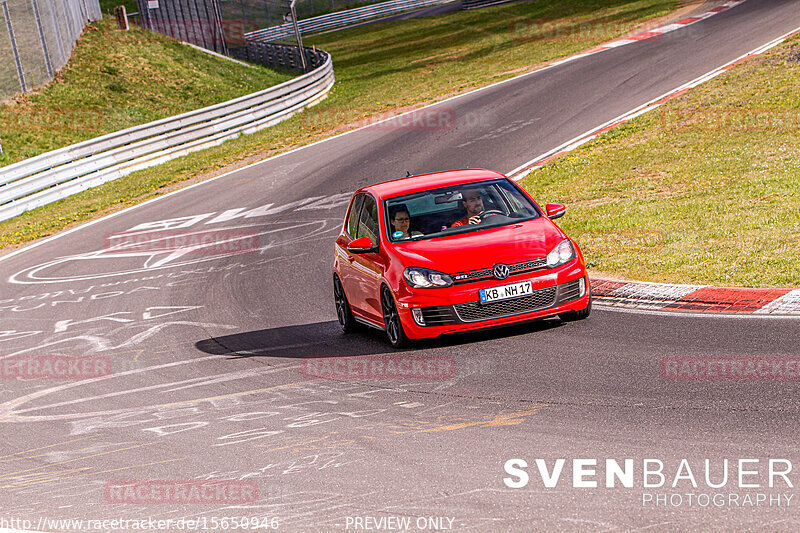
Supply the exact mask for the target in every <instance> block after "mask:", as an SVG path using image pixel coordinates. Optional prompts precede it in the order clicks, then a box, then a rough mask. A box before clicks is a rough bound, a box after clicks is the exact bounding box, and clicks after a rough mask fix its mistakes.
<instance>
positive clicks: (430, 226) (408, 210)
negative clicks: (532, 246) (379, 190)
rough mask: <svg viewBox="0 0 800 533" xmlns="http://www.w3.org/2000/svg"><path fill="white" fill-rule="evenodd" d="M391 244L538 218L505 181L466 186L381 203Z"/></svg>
mask: <svg viewBox="0 0 800 533" xmlns="http://www.w3.org/2000/svg"><path fill="white" fill-rule="evenodd" d="M384 208H385V210H386V220H387V221H388V222H389V223H388V224H387V225H386V228H387V232H388V234H389V235H388V237H389V240H390V241H391V242H403V241H413V240H418V239H428V238H435V237H443V236H446V235H453V234H456V233H466V232H470V231H480V230H483V229H486V228H493V227H497V226H504V225H507V224H512V223H514V222H520V221H522V220H530V219H532V218H537V217H539V216H541V213H540V212H539V210H538V209H537V208H536V206H535V205H534V204H533V203H532V202H531V201H530V200H529V199H528V197H527V196H526V195H525V194H523V193H522V191H520V190H519V188H517V186H516V185H514V184H513V183H512V182H511V181H510V180H508V179H497V180H488V181H479V182H474V183H465V184H463V185H456V186H451V187H444V188H440V189H432V190H430V191H423V192H418V193H414V194H408V195H405V196H399V197H397V198H391V199H388V200H385V201H384Z"/></svg>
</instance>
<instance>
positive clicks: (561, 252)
mask: <svg viewBox="0 0 800 533" xmlns="http://www.w3.org/2000/svg"><path fill="white" fill-rule="evenodd" d="M573 259H575V247H574V246H572V243H571V242H570V240H569V239H564V240H563V241H561V242H560V243H558V245H556V247H555V248H553V249H552V250H550V253H549V254H547V266H548V267H550V268H553V267H557V266H560V265H563V264H564V263H569V262H570V261H572V260H573Z"/></svg>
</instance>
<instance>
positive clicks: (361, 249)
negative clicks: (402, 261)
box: [347, 237, 377, 254]
mask: <svg viewBox="0 0 800 533" xmlns="http://www.w3.org/2000/svg"><path fill="white" fill-rule="evenodd" d="M347 251H348V252H350V253H351V254H368V253H371V252H375V251H377V246H375V245H374V244H373V243H372V239H370V238H369V237H359V238H358V239H356V240H354V241H351V242H350V244H348V245H347Z"/></svg>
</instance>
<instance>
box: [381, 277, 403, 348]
mask: <svg viewBox="0 0 800 533" xmlns="http://www.w3.org/2000/svg"><path fill="white" fill-rule="evenodd" d="M381 307H382V308H383V323H384V325H385V326H386V337H388V339H389V344H391V345H392V347H393V348H402V347H404V346H406V345H407V344H408V337H406V333H405V331H403V324H402V322H401V321H400V313H398V312H397V305H396V304H395V303H394V298H393V297H392V292H391V291H390V290H389V288H388V287H386V286H384V287H383V289H382V290H381Z"/></svg>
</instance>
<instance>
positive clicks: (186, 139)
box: [0, 49, 335, 221]
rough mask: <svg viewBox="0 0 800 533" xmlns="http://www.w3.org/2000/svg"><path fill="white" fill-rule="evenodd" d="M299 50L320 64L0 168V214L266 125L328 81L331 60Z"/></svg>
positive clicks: (314, 98)
mask: <svg viewBox="0 0 800 533" xmlns="http://www.w3.org/2000/svg"><path fill="white" fill-rule="evenodd" d="M306 53H307V54H311V55H312V57H313V58H314V59H315V60H316V61H315V63H316V64H319V66H318V67H317V68H316V69H315V70H313V71H311V72H309V73H307V74H303V75H302V76H299V77H297V78H295V79H293V80H289V81H287V82H284V83H282V84H280V85H276V86H274V87H270V88H269V89H265V90H263V91H258V92H255V93H252V94H248V95H245V96H242V97H239V98H236V99H233V100H230V101H227V102H223V103H220V104H216V105H213V106H209V107H205V108H203V109H198V110H195V111H190V112H188V113H183V114H181V115H176V116H174V117H169V118H165V119H162V120H157V121H155V122H150V123H148V124H143V125H141V126H135V127H133V128H128V129H125V130H121V131H118V132H114V133H110V134H108V135H103V136H102V137H97V138H95V139H90V140H88V141H84V142H81V143H78V144H73V145H71V146H67V147H64V148H61V149H58V150H53V151H52V152H47V153H45V154H41V155H38V156H35V157H31V158H29V159H26V160H24V161H20V162H18V163H14V164H12V165H8V166H6V167H2V168H0V221H2V220H8V219H9V218H13V217H15V216H17V215H19V214H21V213H23V212H25V211H29V210H31V209H35V208H37V207H40V206H43V205H46V204H49V203H52V202H56V201H58V200H62V199H64V198H66V197H68V196H71V195H73V194H76V193H79V192H81V191H84V190H86V189H90V188H92V187H96V186H98V185H101V184H103V183H106V182H108V181H112V180H115V179H118V178H121V177H122V176H126V175H128V174H130V173H132V172H134V171H137V170H141V169H144V168H147V167H151V166H154V165H158V164H161V163H164V162H166V161H169V160H170V159H175V158H177V157H181V156H183V155H186V154H188V153H190V152H194V151H197V150H202V149H204V148H208V147H211V146H215V145H217V144H220V143H222V142H223V141H226V140H228V139H232V138H235V137H238V136H239V135H242V134H249V133H253V132H255V131H258V130H260V129H263V128H266V127H269V126H272V125H274V124H277V123H278V122H281V121H283V120H286V119H287V118H289V117H291V116H293V115H294V114H296V113H297V112H299V111H302V110H303V109H305V108H306V107H309V106H312V105H314V104H316V103H318V102H319V101H320V100H322V99H323V98H325V96H327V94H328V91H330V89H331V87H332V86H333V83H334V79H335V78H334V73H333V64H332V62H331V58H330V55H329V54H327V53H326V52H323V51H322V50H310V49H307V50H306ZM320 63H321V64H320Z"/></svg>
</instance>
